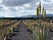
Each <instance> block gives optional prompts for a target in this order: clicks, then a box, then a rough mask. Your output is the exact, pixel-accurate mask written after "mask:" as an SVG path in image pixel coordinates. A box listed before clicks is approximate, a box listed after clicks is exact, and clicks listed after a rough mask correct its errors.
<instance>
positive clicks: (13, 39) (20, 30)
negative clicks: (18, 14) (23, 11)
mask: <svg viewBox="0 0 53 40" xmlns="http://www.w3.org/2000/svg"><path fill="white" fill-rule="evenodd" d="M27 30H28V28H26V26H25V25H24V23H23V22H20V24H19V26H18V27H17V28H16V29H14V31H13V32H12V33H11V34H10V35H9V36H7V38H6V40H34V36H33V34H32V33H31V32H30V31H27Z"/></svg>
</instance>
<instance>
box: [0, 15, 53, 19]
mask: <svg viewBox="0 0 53 40" xmlns="http://www.w3.org/2000/svg"><path fill="white" fill-rule="evenodd" d="M41 17H42V15H41ZM46 17H53V14H47V15H46ZM0 18H37V16H36V15H27V16H22V17H3V16H1V17H0Z"/></svg>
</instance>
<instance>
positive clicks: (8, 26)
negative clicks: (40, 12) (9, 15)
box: [0, 19, 53, 40]
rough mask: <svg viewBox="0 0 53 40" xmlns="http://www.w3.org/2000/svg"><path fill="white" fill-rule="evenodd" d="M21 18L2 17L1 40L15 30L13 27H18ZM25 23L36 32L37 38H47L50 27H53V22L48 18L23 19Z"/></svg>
mask: <svg viewBox="0 0 53 40" xmlns="http://www.w3.org/2000/svg"><path fill="white" fill-rule="evenodd" d="M20 22H21V21H20V20H10V19H0V40H4V38H5V37H6V36H7V35H8V34H10V33H11V32H13V29H15V28H16V27H18V25H19V24H20ZM22 22H23V23H24V25H25V26H26V27H27V28H28V29H29V31H30V32H32V33H33V34H34V38H35V40H46V39H47V36H48V32H49V29H50V28H53V23H50V22H49V21H47V20H40V22H39V21H38V20H29V19H28V20H22Z"/></svg>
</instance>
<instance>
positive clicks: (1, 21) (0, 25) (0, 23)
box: [0, 19, 17, 28]
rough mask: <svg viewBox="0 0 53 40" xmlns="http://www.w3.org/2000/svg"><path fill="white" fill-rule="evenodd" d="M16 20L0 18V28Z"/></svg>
mask: <svg viewBox="0 0 53 40" xmlns="http://www.w3.org/2000/svg"><path fill="white" fill-rule="evenodd" d="M16 21H17V20H4V19H1V20H0V28H2V27H4V26H5V25H9V24H11V23H13V22H16Z"/></svg>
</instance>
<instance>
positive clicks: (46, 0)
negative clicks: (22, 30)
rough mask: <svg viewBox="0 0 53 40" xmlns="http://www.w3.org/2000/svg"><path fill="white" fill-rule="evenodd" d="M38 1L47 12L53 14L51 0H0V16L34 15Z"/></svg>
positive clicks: (52, 2)
mask: <svg viewBox="0 0 53 40" xmlns="http://www.w3.org/2000/svg"><path fill="white" fill-rule="evenodd" d="M40 2H41V4H42V6H44V8H45V9H46V13H47V14H53V5H52V4H53V0H0V17H22V16H27V15H36V8H37V6H38V5H39V3H40Z"/></svg>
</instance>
